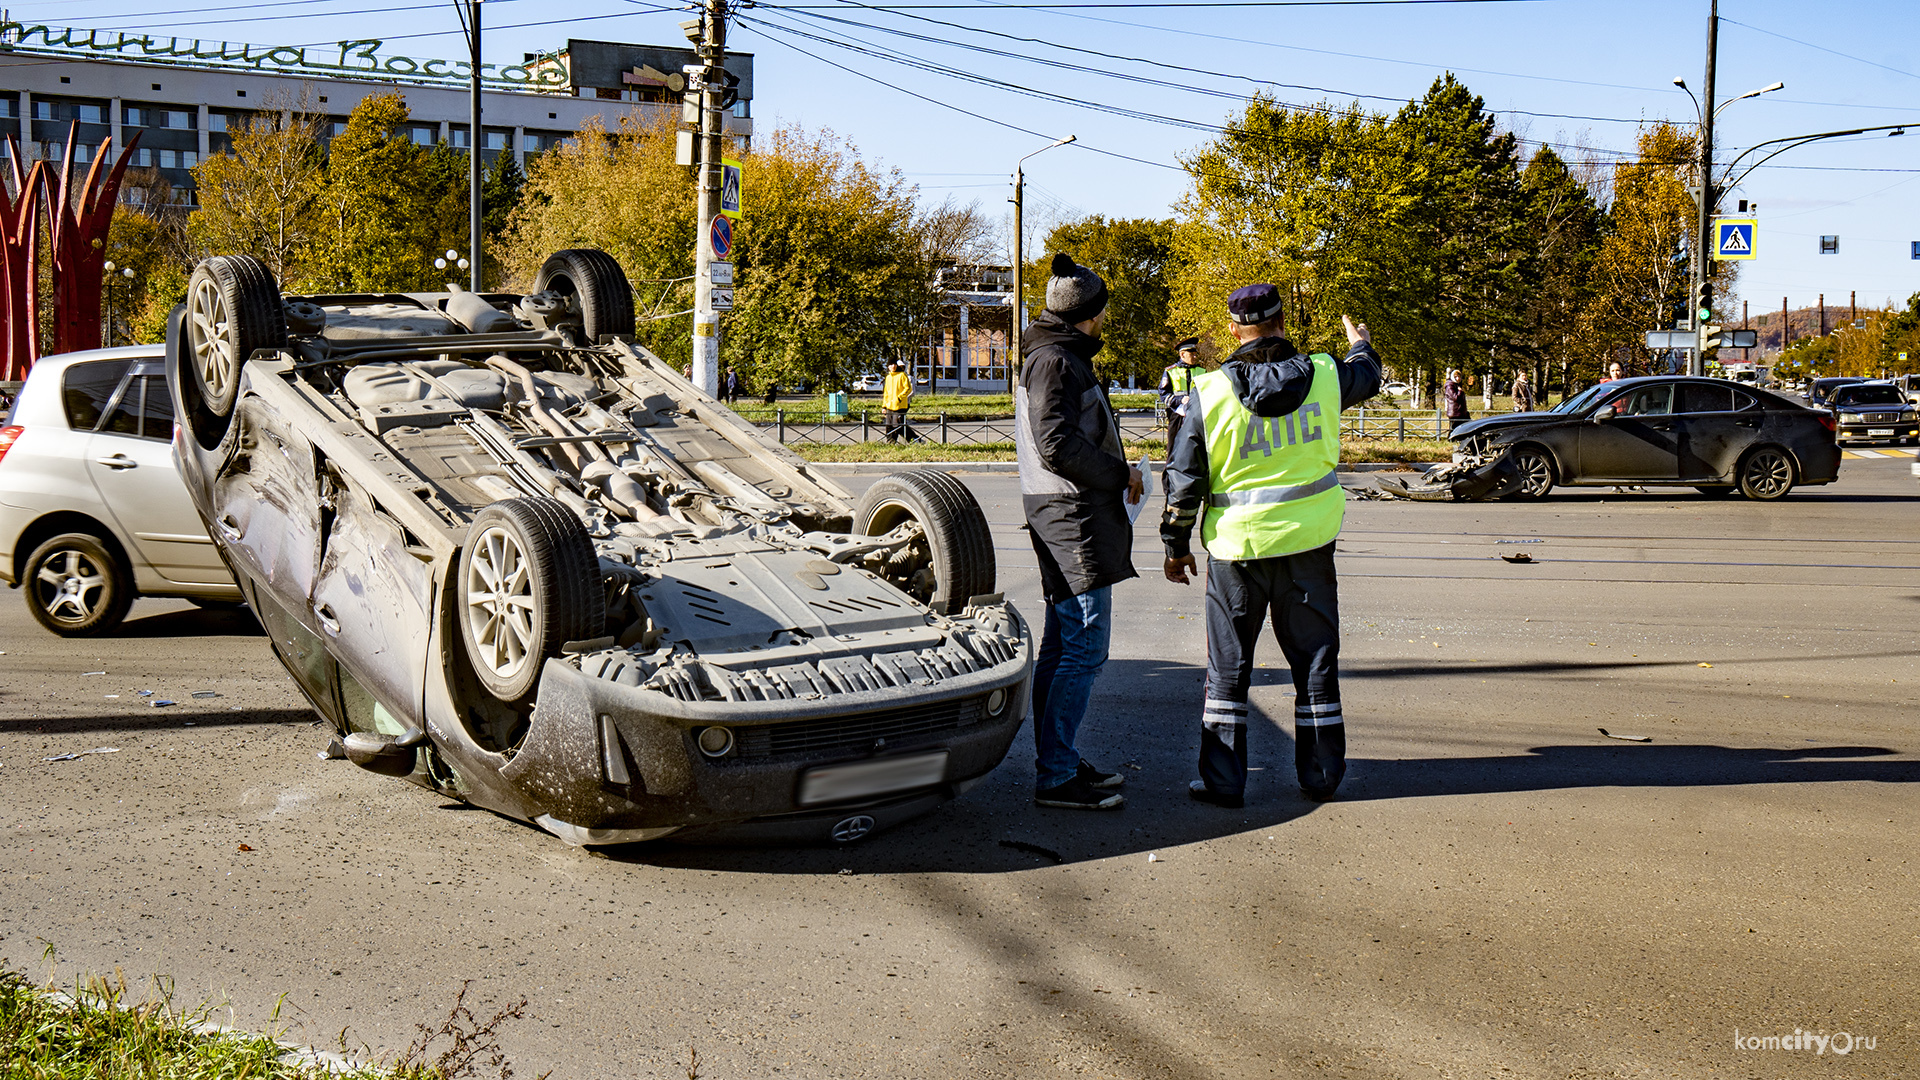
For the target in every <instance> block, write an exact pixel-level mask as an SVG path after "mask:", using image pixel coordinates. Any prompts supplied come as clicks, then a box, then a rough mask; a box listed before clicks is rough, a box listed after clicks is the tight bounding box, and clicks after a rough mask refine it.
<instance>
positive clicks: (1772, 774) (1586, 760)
mask: <svg viewBox="0 0 1920 1080" xmlns="http://www.w3.org/2000/svg"><path fill="white" fill-rule="evenodd" d="M1688 663H1689V666H1691V661H1689V662H1688ZM1562 666H1567V667H1576V668H1585V667H1587V666H1589V665H1586V664H1580V665H1544V666H1542V665H1522V664H1515V665H1513V667H1514V669H1515V670H1516V671H1536V672H1537V671H1540V670H1549V671H1551V670H1554V669H1556V668H1559V667H1562ZM1610 666H1612V665H1610ZM1401 667H1404V668H1405V669H1406V673H1408V674H1423V675H1427V676H1432V675H1436V674H1447V673H1450V672H1448V671H1446V670H1445V669H1438V670H1436V669H1435V668H1434V667H1432V666H1412V665H1401ZM1492 667H1495V665H1481V664H1475V665H1471V666H1465V667H1463V668H1462V669H1461V670H1460V671H1459V674H1470V675H1474V676H1475V677H1479V676H1483V675H1485V674H1486V673H1487V671H1488V670H1489V669H1490V668H1492ZM1391 673H1397V672H1392V671H1372V670H1356V669H1355V668H1353V667H1352V666H1349V668H1348V669H1347V670H1345V671H1343V673H1342V674H1343V675H1344V676H1346V677H1347V678H1349V679H1352V680H1359V679H1365V678H1367V677H1369V676H1379V675H1384V674H1391ZM1203 676H1204V671H1203V670H1202V669H1201V668H1199V667H1197V666H1195V665H1192V664H1185V663H1168V662H1163V661H1153V660H1115V661H1112V662H1110V663H1109V664H1108V665H1107V669H1106V671H1105V672H1103V674H1102V675H1101V679H1100V682H1099V683H1098V684H1097V685H1096V687H1095V691H1094V701H1093V706H1092V708H1091V709H1090V710H1089V713H1088V718H1087V721H1086V724H1085V726H1084V727H1083V728H1082V732H1081V737H1080V740H1079V741H1080V745H1081V749H1082V751H1083V752H1084V753H1085V754H1087V756H1088V757H1089V759H1091V760H1093V761H1094V762H1096V763H1097V764H1099V765H1100V766H1101V767H1103V768H1107V769H1117V770H1119V771H1120V772H1121V773H1122V774H1123V775H1124V776H1125V777H1126V778H1127V783H1126V786H1125V787H1124V788H1122V791H1123V792H1124V793H1125V794H1126V796H1127V805H1126V807H1125V808H1124V809H1122V810H1119V811H1114V812H1106V813H1096V812H1088V811H1073V810H1047V809H1041V808H1038V807H1035V806H1034V805H1033V803H1032V790H1033V789H1032V773H1031V771H1030V770H1031V766H1030V764H1029V762H1030V760H1031V758H1030V755H1031V753H1032V745H1033V744H1032V726H1031V724H1027V725H1024V726H1023V727H1022V728H1021V731H1020V733H1019V735H1018V736H1016V738H1015V740H1014V743H1013V748H1012V750H1011V751H1010V752H1009V753H1008V755H1007V759H1006V760H1005V761H1004V762H1002V763H1001V765H1000V767H999V768H998V769H996V770H994V771H993V772H992V773H990V774H989V775H988V776H987V777H986V778H985V779H984V780H983V781H982V782H981V783H980V784H979V786H977V787H975V788H974V789H972V790H970V791H968V792H967V793H965V794H963V795H962V796H960V798H958V799H956V800H954V801H952V802H948V803H945V804H943V805H941V806H940V807H938V808H936V809H934V810H933V811H931V812H929V813H928V814H926V815H924V816H922V817H919V818H916V819H913V820H910V821H907V822H904V823H902V824H900V825H897V826H895V827H893V828H891V829H888V830H886V831H884V832H880V833H877V834H875V835H873V836H870V837H868V838H867V839H865V840H863V841H861V842H859V843H856V844H850V845H842V846H824V845H821V846H811V847H808V846H791V845H788V846H775V845H767V844H760V845H755V844H754V843H752V842H751V841H750V840H748V839H746V838H744V837H742V838H736V839H735V841H734V842H731V843H727V844H714V843H711V842H708V841H704V840H703V841H702V842H700V843H694V842H692V841H689V842H686V843H675V842H673V841H672V840H670V839H669V840H667V841H661V842H655V843H651V844H630V845H623V846H619V847H610V848H606V849H603V853H604V854H606V855H607V856H608V857H609V858H612V859H615V860H618V861H624V862H629V863H633V864H640V865H651V866H663V867H675V868H684V869H704V870H711V871H716V872H723V873H724V872H742V873H791V874H817V875H834V874H841V873H853V874H921V873H948V874H999V873H1010V872H1015V871H1020V870H1030V869H1034V868H1038V867H1045V866H1053V865H1058V864H1073V863H1081V862H1089V861H1093V860H1100V859H1110V858H1134V859H1144V858H1146V857H1147V856H1149V855H1153V856H1155V857H1156V858H1163V859H1164V858H1177V857H1179V855H1178V853H1177V849H1178V848H1180V847H1183V846H1185V845H1189V844H1196V843H1201V842H1204V841H1208V840H1214V839H1219V838H1222V837H1227V836H1233V835H1236V834H1241V833H1253V832H1257V831H1259V830H1265V829H1274V828H1279V827H1284V826H1285V825H1286V824H1287V823H1289V822H1291V821H1293V820H1295V819H1297V818H1301V817H1304V816H1306V815H1308V814H1312V813H1316V812H1322V811H1324V809H1325V806H1324V805H1323V804H1319V803H1314V802H1310V801H1308V800H1307V799H1306V797H1305V796H1303V795H1302V794H1301V793H1300V791H1299V788H1298V787H1297V786H1296V784H1295V782H1294V775H1293V740H1292V739H1291V738H1290V737H1289V736H1290V733H1291V730H1292V722H1291V717H1284V716H1283V717H1273V716H1267V715H1264V714H1263V710H1262V709H1261V708H1260V705H1259V702H1260V701H1261V700H1264V701H1265V702H1266V703H1267V704H1268V705H1269V706H1273V707H1276V708H1277V707H1278V706H1279V703H1286V704H1291V695H1290V694H1289V693H1288V692H1287V691H1288V684H1289V682H1290V679H1289V676H1288V674H1287V672H1286V670H1285V669H1284V668H1282V669H1280V670H1278V671H1275V670H1272V669H1256V671H1255V685H1256V686H1268V687H1274V688H1276V689H1278V690H1279V691H1280V694H1279V696H1278V697H1276V696H1275V695H1274V694H1273V693H1272V692H1271V691H1269V692H1267V693H1263V694H1257V695H1256V704H1255V707H1254V709H1253V715H1252V716H1251V717H1250V720H1251V721H1252V724H1251V728H1250V736H1251V737H1250V738H1249V760H1250V767H1251V768H1252V770H1253V772H1252V774H1251V776H1250V778H1249V780H1250V782H1249V785H1248V791H1247V805H1246V806H1245V807H1244V808H1242V809H1238V810H1228V809H1223V808H1219V807H1213V806H1207V805H1203V804H1200V803H1196V802H1194V801H1193V800H1191V799H1190V798H1188V797H1187V790H1186V789H1187V782H1188V780H1189V779H1191V778H1192V777H1193V776H1194V775H1196V774H1195V771H1194V758H1195V752H1196V750H1197V745H1198V739H1197V734H1198V727H1199V709H1200V703H1201V680H1202V678H1203ZM1367 738H1368V733H1367V731H1366V729H1365V727H1364V726H1363V725H1362V726H1359V727H1358V729H1357V730H1356V732H1355V733H1354V739H1355V745H1354V749H1355V752H1356V753H1357V754H1358V755H1360V756H1355V757H1350V758H1349V761H1348V771H1347V777H1346V780H1345V782H1344V783H1343V784H1342V785H1341V788H1340V795H1339V798H1338V800H1337V802H1336V804H1335V805H1337V804H1338V803H1370V802H1381V801H1387V800H1393V799H1417V798H1429V797H1433V796H1442V795H1490V794H1510V793H1516V792H1528V791H1554V790H1569V789H1578V788H1634V787H1666V788H1683V787H1723V786H1736V785H1744V784H1796V783H1799V784H1814V783H1818V784H1826V783H1841V782H1848V781H1863V780H1864V781H1873V782H1877V783H1920V760H1916V759H1914V758H1911V757H1901V758H1897V759H1894V760H1887V759H1888V758H1890V757H1891V756H1892V755H1896V754H1899V753H1900V751H1898V750H1895V749H1891V748H1888V747H1883V746H1819V745H1806V746H1784V747H1783V746H1771V747H1727V746H1714V745H1705V744H1669V743H1664V742H1650V743H1632V742H1621V741H1615V740H1609V739H1608V738H1607V737H1606V736H1603V735H1601V734H1600V733H1599V732H1598V731H1594V732H1593V733H1592V739H1593V742H1592V743H1591V744H1588V743H1567V744H1557V745H1544V746H1534V747H1531V748H1528V749H1525V750H1522V749H1519V748H1518V747H1516V748H1515V749H1514V750H1513V752H1511V753H1497V754H1489V755H1486V756H1450V757H1409V758H1379V757H1368V756H1365V748H1366V743H1367Z"/></svg>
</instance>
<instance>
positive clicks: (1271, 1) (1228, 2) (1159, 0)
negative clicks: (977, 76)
mask: <svg viewBox="0 0 1920 1080" xmlns="http://www.w3.org/2000/svg"><path fill="white" fill-rule="evenodd" d="M1555 2H1557V0H1149V2H1144V3H1143V2H1137V0H1130V2H1128V3H1094V4H1080V3H1074V4H995V5H993V6H994V7H1000V8H1026V9H1032V10H1046V11H1066V10H1072V9H1075V8H1173V9H1179V8H1269V7H1282V8H1290V7H1380V6H1395V7H1407V6H1420V5H1426V4H1544V3H1555ZM979 7H980V5H978V4H886V5H883V6H882V7H881V10H883V11H910V10H917V11H969V10H978V9H979ZM821 10H827V9H826V8H822V9H821Z"/></svg>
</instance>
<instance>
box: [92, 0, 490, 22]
mask: <svg viewBox="0 0 1920 1080" xmlns="http://www.w3.org/2000/svg"><path fill="white" fill-rule="evenodd" d="M335 2H336V0H274V2H273V3H268V4H220V5H217V6H214V7H198V8H175V9H173V10H171V11H132V12H123V13H121V14H117V15H62V16H61V17H60V18H61V21H62V22H107V21H111V20H114V19H151V18H154V17H157V16H160V15H204V14H210V13H218V12H223V11H258V10H261V9H264V8H285V7H308V6H311V5H313V4H330V3H335ZM488 2H489V3H495V4H504V3H509V2H512V0H488ZM431 6H434V5H430V4H405V5H402V6H400V7H394V8H382V9H379V10H381V11H383V12H386V11H424V10H427V8H429V7H431ZM352 14H361V13H360V12H348V11H316V12H311V13H309V14H307V15H303V16H293V17H295V18H313V19H321V18H325V17H327V16H328V15H352ZM216 21H217V20H216ZM128 29H137V28H135V27H128Z"/></svg>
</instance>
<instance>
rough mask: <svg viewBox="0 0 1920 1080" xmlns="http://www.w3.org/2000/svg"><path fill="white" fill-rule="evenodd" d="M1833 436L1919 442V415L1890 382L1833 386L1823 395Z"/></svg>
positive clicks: (1871, 440)
mask: <svg viewBox="0 0 1920 1080" xmlns="http://www.w3.org/2000/svg"><path fill="white" fill-rule="evenodd" d="M1827 407H1828V408H1829V409H1830V410H1832V412H1833V423H1834V437H1835V438H1836V439H1837V440H1838V441H1840V442H1843V443H1845V442H1893V443H1901V442H1909V443H1910V442H1920V418H1916V415H1915V411H1914V407H1913V404H1912V403H1911V402H1909V401H1908V400H1907V396H1906V395H1905V394H1903V393H1901V392H1900V388H1899V387H1898V386H1895V385H1894V384H1893V383H1891V382H1860V383H1850V384H1848V385H1846V386H1839V387H1835V388H1834V389H1833V391H1832V392H1831V393H1830V394H1829V396H1828V398H1827Z"/></svg>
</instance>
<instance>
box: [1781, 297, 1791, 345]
mask: <svg viewBox="0 0 1920 1080" xmlns="http://www.w3.org/2000/svg"><path fill="white" fill-rule="evenodd" d="M1789 318H1790V316H1789V315H1788V314H1787V298H1786V297H1784V296H1783V297H1781V298H1780V351H1781V352H1786V351H1787V346H1789V345H1791V344H1793V323H1791V322H1789V321H1788V319H1789Z"/></svg>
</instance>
